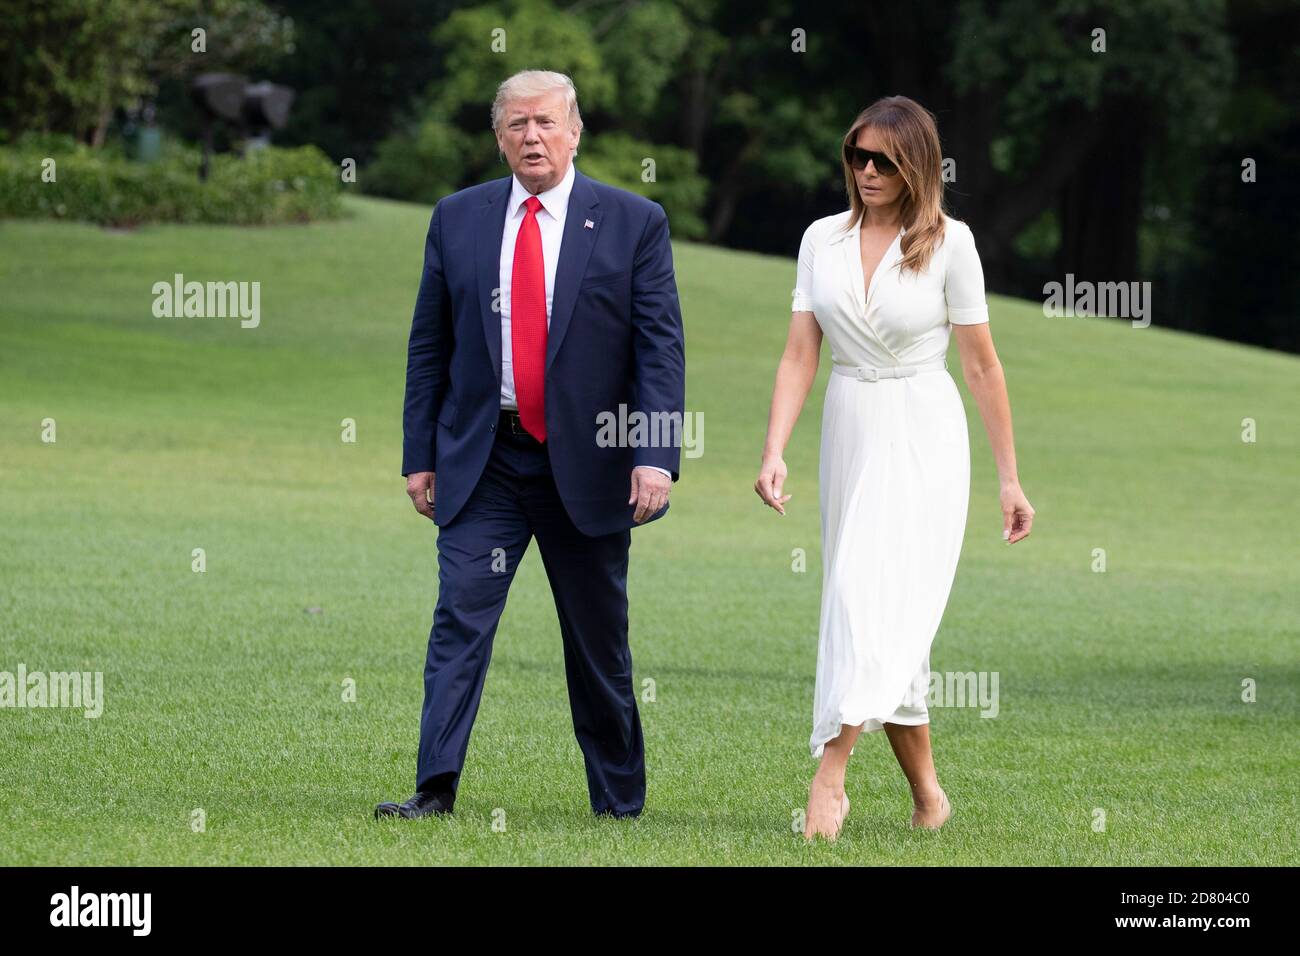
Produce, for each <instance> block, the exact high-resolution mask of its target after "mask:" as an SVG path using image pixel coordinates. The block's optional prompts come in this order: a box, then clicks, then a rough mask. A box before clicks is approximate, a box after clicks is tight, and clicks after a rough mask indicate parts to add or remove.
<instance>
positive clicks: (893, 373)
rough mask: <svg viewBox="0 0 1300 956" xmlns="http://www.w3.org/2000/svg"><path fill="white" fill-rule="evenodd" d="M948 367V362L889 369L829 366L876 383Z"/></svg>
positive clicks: (891, 367) (898, 366)
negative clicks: (883, 379)
mask: <svg viewBox="0 0 1300 956" xmlns="http://www.w3.org/2000/svg"><path fill="white" fill-rule="evenodd" d="M947 367H948V360H947V359H944V360H943V361H942V362H927V363H925V364H924V365H892V366H890V367H889V368H868V367H867V366H865V365H840V364H839V363H838V362H836V363H833V364H832V365H831V371H832V372H836V373H838V374H840V375H847V376H848V377H849V378H856V379H857V380H858V381H860V382H878V381H880V380H881V379H882V378H908V377H910V376H912V375H915V374H916V373H917V372H939V371H942V370H943V369H946V368H947Z"/></svg>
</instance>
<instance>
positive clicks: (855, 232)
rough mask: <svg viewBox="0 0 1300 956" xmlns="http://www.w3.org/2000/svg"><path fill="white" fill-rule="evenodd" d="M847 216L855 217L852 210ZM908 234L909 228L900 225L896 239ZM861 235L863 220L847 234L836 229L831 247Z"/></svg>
mask: <svg viewBox="0 0 1300 956" xmlns="http://www.w3.org/2000/svg"><path fill="white" fill-rule="evenodd" d="M847 215H850V216H851V215H853V213H852V211H851V210H850V211H849V212H848V213H847ZM906 233H907V227H906V226H903V225H900V226H899V232H898V236H897V237H896V238H901V237H902V236H904V235H905V234H906ZM861 234H862V220H861V219H859V220H858V221H857V222H856V223H855V224H854V226H853V228H852V229H850V230H848V231H847V232H845V231H844V230H842V229H836V230H835V232H834V234H833V235H832V236H831V238H830V245H832V246H833V245H835V244H836V243H837V242H843V241H844V240H845V239H847V238H849V237H850V236H855V237H857V236H860V235H861Z"/></svg>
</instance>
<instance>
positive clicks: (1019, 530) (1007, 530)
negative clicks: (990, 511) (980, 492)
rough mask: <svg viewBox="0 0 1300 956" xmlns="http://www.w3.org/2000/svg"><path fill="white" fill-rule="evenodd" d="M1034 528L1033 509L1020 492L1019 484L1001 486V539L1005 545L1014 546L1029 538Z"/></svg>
mask: <svg viewBox="0 0 1300 956" xmlns="http://www.w3.org/2000/svg"><path fill="white" fill-rule="evenodd" d="M1033 526H1034V509H1033V507H1032V506H1031V505H1030V504H1029V499H1028V498H1026V497H1025V493H1024V492H1023V491H1021V490H1020V483H1019V482H1014V483H1012V484H1009V485H1003V486H1002V537H1003V538H1004V539H1006V542H1007V544H1015V543H1016V542H1017V541H1019V540H1020V539H1021V538H1027V537H1028V536H1029V531H1030V529H1031V528H1032V527H1033Z"/></svg>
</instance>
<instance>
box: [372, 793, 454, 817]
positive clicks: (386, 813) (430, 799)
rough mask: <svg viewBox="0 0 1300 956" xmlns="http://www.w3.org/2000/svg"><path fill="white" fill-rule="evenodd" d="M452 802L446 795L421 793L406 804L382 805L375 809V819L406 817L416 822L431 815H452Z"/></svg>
mask: <svg viewBox="0 0 1300 956" xmlns="http://www.w3.org/2000/svg"><path fill="white" fill-rule="evenodd" d="M451 806H452V800H451V798H450V797H448V796H447V795H446V794H444V793H428V792H426V791H423V790H421V791H419V792H417V793H416V794H415V796H413V797H411V799H409V800H407V801H405V802H404V803H381V804H380V805H379V806H377V807H375V819H376V820H378V819H379V818H380V817H405V818H406V819H408V820H414V819H416V818H417V817H427V816H429V815H430V814H434V813H437V814H445V813H451Z"/></svg>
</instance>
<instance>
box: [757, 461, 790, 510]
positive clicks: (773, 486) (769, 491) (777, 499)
mask: <svg viewBox="0 0 1300 956" xmlns="http://www.w3.org/2000/svg"><path fill="white" fill-rule="evenodd" d="M785 475H786V471H785V459H784V458H782V457H781V456H780V455H772V456H768V457H764V459H763V464H762V466H761V467H760V468H759V470H758V481H756V482H754V491H756V492H757V493H758V496H759V497H760V498H762V499H763V503H764V504H766V505H767V506H768V507H769V508H773V509H775V510H776V512H777V514H785V503H786V502H787V501H789V500H790V497H791V496H790V495H783V494H781V489H782V488H783V487H785Z"/></svg>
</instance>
